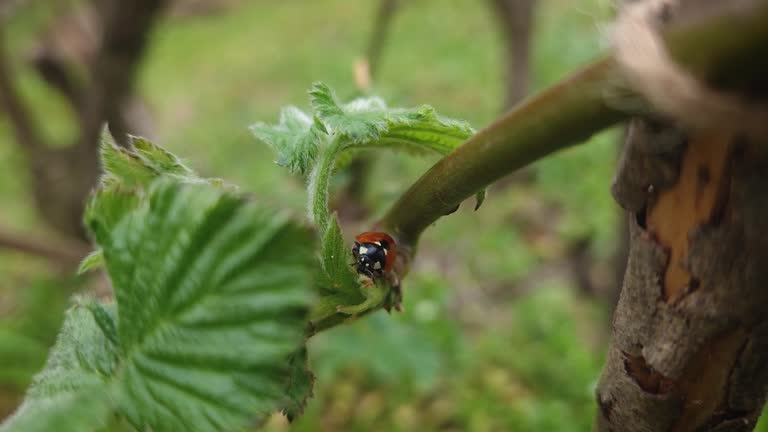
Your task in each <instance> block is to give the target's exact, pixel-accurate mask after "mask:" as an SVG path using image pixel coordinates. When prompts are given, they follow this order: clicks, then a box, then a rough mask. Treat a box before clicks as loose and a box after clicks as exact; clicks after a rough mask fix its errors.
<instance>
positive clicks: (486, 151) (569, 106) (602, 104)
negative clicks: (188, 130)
mask: <svg viewBox="0 0 768 432" xmlns="http://www.w3.org/2000/svg"><path fill="white" fill-rule="evenodd" d="M616 76H617V66H616V64H615V63H614V62H613V60H611V59H610V58H606V59H603V60H600V61H597V62H595V63H593V64H591V65H590V66H588V67H587V68H585V69H583V70H582V71H580V72H578V73H576V74H575V75H573V76H572V77H571V78H569V79H567V80H565V81H563V82H561V83H559V84H557V85H555V86H554V87H552V88H550V89H548V90H546V91H544V92H543V93H541V94H539V95H538V96H536V97H534V98H532V99H529V100H528V101H527V102H526V103H524V104H523V105H521V106H520V107H519V108H518V109H516V110H514V111H512V112H510V113H508V114H506V115H504V116H503V117H501V118H500V119H499V120H497V121H496V122H494V123H493V124H491V125H490V126H489V127H487V128H485V129H483V130H481V131H480V132H478V133H477V134H475V135H474V136H473V137H471V138H470V139H469V140H468V141H467V142H465V143H464V144H463V145H462V146H461V147H459V148H458V149H456V150H455V151H454V152H453V153H451V154H450V155H448V156H447V157H445V158H443V159H442V160H440V161H439V162H438V163H437V164H435V165H434V166H433V167H432V168H431V169H430V170H429V171H427V173H426V174H424V176H422V177H421V178H420V179H419V180H418V181H417V182H416V183H415V184H413V186H411V188H410V189H408V191H406V192H405V194H403V196H402V197H401V198H400V200H398V201H397V202H396V203H395V205H394V206H393V207H392V209H391V210H390V211H389V213H387V215H386V216H385V217H384V219H383V220H382V225H383V226H384V227H385V228H386V229H387V230H389V231H390V232H392V233H394V234H395V235H396V236H397V237H398V239H399V240H400V241H401V242H404V243H405V244H410V245H413V244H415V243H416V241H417V240H418V237H419V235H420V234H421V232H422V231H423V230H424V229H425V228H426V227H428V226H429V225H431V224H432V223H433V222H435V221H436V220H437V219H438V218H440V217H441V216H443V215H445V214H446V213H448V212H450V211H451V210H452V209H453V208H455V207H456V205H458V204H459V203H460V202H461V201H463V200H464V199H466V198H468V197H470V196H472V195H473V194H474V193H475V192H477V191H478V190H480V189H482V188H484V187H486V186H488V185H489V184H491V183H493V182H494V181H496V180H498V179H500V178H501V177H503V176H505V175H508V174H510V173H512V172H514V171H515V170H517V169H519V168H521V167H523V166H525V165H528V164H530V163H531V162H534V161H536V160H538V159H540V158H542V157H544V156H546V155H548V154H551V153H553V152H555V151H557V150H560V149H563V148H565V147H568V146H571V145H574V144H577V143H579V142H582V141H584V140H586V139H587V138H589V136H590V135H592V134H594V133H595V132H598V131H600V130H603V129H605V128H607V127H609V126H612V125H615V124H617V123H619V122H620V121H622V120H624V119H626V118H627V117H628V114H626V113H623V112H621V111H619V110H618V109H616V108H613V107H611V106H609V104H608V103H607V102H606V98H605V94H604V90H605V89H608V88H610V87H611V86H615V85H616Z"/></svg>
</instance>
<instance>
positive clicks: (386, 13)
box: [365, 0, 399, 80]
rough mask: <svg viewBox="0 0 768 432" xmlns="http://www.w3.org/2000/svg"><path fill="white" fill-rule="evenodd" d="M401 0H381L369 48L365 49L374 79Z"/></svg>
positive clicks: (370, 72) (371, 76)
mask: <svg viewBox="0 0 768 432" xmlns="http://www.w3.org/2000/svg"><path fill="white" fill-rule="evenodd" d="M398 3H399V0H380V2H379V9H378V10H377V12H376V18H375V20H374V23H373V30H372V31H371V36H370V38H369V39H368V49H366V50H365V52H366V58H367V60H368V74H369V77H370V79H371V80H374V79H375V78H376V76H377V75H378V73H379V65H380V63H381V57H382V52H383V51H384V44H385V43H386V42H387V36H388V35H389V30H390V28H391V27H392V18H393V17H394V15H395V12H396V11H397V9H398V6H399V5H398Z"/></svg>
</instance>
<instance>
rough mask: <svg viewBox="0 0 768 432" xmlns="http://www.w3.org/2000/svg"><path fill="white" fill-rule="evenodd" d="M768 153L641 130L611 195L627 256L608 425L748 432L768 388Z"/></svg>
mask: <svg viewBox="0 0 768 432" xmlns="http://www.w3.org/2000/svg"><path fill="white" fill-rule="evenodd" d="M766 188H768V155H766V153H765V151H763V150H762V149H761V148H760V147H759V146H757V145H753V144H752V143H749V142H746V141H744V140H741V139H738V138H736V137H732V136H727V135H717V134H713V133H710V134H691V135H689V136H683V135H682V134H679V133H676V132H674V130H672V129H670V128H669V127H667V126H662V127H658V126H657V125H654V124H651V123H648V122H643V121H637V122H636V123H635V124H634V125H633V126H632V133H631V134H630V138H629V142H628V143H627V149H626V150H625V153H624V159H623V161H622V162H621V165H620V168H619V172H618V175H617V179H616V182H615V184H614V189H613V191H614V195H615V197H616V199H617V201H618V202H619V203H620V204H621V205H622V206H623V207H624V208H625V209H626V210H628V211H629V213H630V218H629V224H630V237H631V246H630V255H629V261H628V266H627V271H626V274H625V278H624V287H623V290H622V293H621V298H620V300H619V304H618V307H617V310H616V313H615V315H614V322H613V326H614V335H613V342H612V345H611V347H610V348H609V352H608V362H607V365H606V367H605V369H604V371H603V376H602V377H601V380H600V385H599V388H598V394H597V396H598V403H599V406H600V410H599V416H598V422H597V425H598V430H600V431H612V430H616V431H618V430H621V431H668V430H670V431H710V430H711V431H715V430H717V431H726V430H728V431H731V430H733V431H742V430H743V431H748V430H751V429H752V428H753V427H754V424H755V422H756V420H757V417H758V416H759V415H760V412H761V409H762V407H763V404H764V401H765V397H766V391H767V390H768V369H765V367H764V365H765V364H766V362H768V316H766V314H765V313H764V307H765V305H766V304H768V291H766V289H765V287H766V286H768V271H766V270H765V269H766V268H768V236H766V235H765V234H764V222H765V221H766V220H768V201H766V200H764V199H762V195H763V194H764V191H765V190H766Z"/></svg>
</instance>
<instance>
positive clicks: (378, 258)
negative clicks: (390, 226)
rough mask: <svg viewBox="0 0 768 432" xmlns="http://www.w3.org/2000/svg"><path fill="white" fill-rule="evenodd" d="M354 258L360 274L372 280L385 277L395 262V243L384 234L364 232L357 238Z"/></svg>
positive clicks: (353, 253)
mask: <svg viewBox="0 0 768 432" xmlns="http://www.w3.org/2000/svg"><path fill="white" fill-rule="evenodd" d="M352 256H354V257H355V263H354V264H353V265H354V266H355V267H356V269H357V272H358V273H360V274H361V275H364V276H368V277H370V278H371V279H373V278H376V277H383V276H384V275H385V274H386V273H387V272H389V271H390V270H391V269H392V264H393V263H394V262H395V258H396V256H397V255H396V252H395V241H394V240H393V239H392V237H390V236H389V235H388V234H385V233H382V232H364V233H362V234H359V235H357V236H356V237H355V245H354V246H353V247H352Z"/></svg>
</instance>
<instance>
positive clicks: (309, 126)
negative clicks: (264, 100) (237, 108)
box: [251, 106, 327, 174]
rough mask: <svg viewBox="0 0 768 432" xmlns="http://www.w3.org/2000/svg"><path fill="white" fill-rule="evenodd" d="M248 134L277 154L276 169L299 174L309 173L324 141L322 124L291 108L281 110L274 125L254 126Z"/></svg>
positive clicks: (262, 124)
mask: <svg viewBox="0 0 768 432" xmlns="http://www.w3.org/2000/svg"><path fill="white" fill-rule="evenodd" d="M251 133H253V135H254V136H255V137H256V139H258V140H259V141H261V142H263V143H265V144H267V145H268V146H270V147H271V148H272V149H273V150H274V151H275V152H276V153H277V163H278V165H280V166H284V167H287V168H288V169H289V170H290V171H291V172H293V173H299V174H306V173H307V172H309V170H310V169H311V166H312V164H313V163H314V162H315V159H316V158H317V154H318V151H319V148H320V146H321V145H323V143H324V142H325V140H326V138H327V134H326V132H325V126H323V124H322V123H320V122H318V121H317V120H314V119H312V118H311V117H310V116H308V115H307V114H305V113H304V112H302V111H301V110H300V109H298V108H296V107H293V106H288V107H285V108H283V110H282V111H281V112H280V121H279V123H278V124H277V125H274V126H271V125H268V124H266V123H256V124H254V125H253V126H251Z"/></svg>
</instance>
